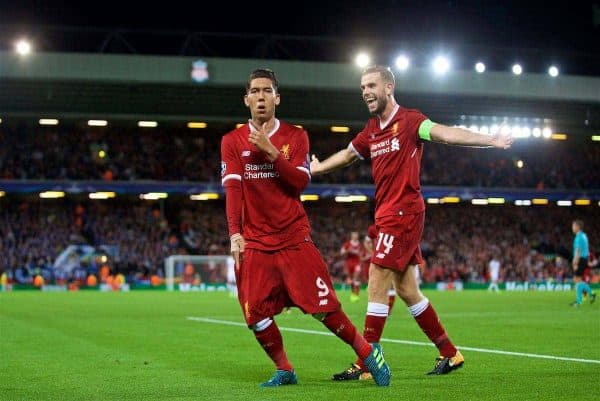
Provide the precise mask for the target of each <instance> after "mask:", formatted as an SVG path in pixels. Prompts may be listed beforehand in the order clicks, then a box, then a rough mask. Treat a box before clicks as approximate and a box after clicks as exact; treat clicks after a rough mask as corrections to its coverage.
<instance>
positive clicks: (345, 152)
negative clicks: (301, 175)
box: [310, 148, 358, 175]
mask: <svg viewBox="0 0 600 401" xmlns="http://www.w3.org/2000/svg"><path fill="white" fill-rule="evenodd" d="M357 160H358V155H357V154H356V153H354V152H353V151H352V150H350V149H349V148H345V149H342V150H340V151H339V152H337V153H334V154H333V155H331V156H329V157H328V158H327V159H325V160H323V161H319V159H318V158H317V156H315V155H312V160H311V162H310V173H311V174H312V175H323V174H327V173H330V172H332V171H334V170H337V169H339V168H342V167H346V166H348V165H350V164H352V163H354V162H355V161H357Z"/></svg>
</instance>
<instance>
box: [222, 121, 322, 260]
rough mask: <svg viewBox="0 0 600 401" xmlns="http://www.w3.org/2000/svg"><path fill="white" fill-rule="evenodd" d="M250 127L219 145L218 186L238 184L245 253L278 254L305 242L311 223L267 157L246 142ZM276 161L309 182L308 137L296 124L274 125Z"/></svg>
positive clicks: (282, 123)
mask: <svg viewBox="0 0 600 401" xmlns="http://www.w3.org/2000/svg"><path fill="white" fill-rule="evenodd" d="M249 135H250V126H249V124H244V125H243V126H241V127H240V128H237V129H235V130H233V131H231V132H229V133H227V134H226V135H225V136H224V137H223V140H222V142H221V156H222V158H223V160H221V182H222V183H223V184H224V183H225V182H226V181H227V180H230V179H235V180H240V181H241V183H242V193H243V202H242V205H243V206H242V235H243V236H244V239H245V240H246V246H247V247H248V248H255V249H262V250H276V249H282V248H285V247H287V246H289V245H292V244H297V243H299V242H302V241H305V240H306V239H307V238H308V234H309V233H310V223H309V221H308V217H307V215H306V212H305V211H304V208H303V206H302V202H301V201H300V198H299V196H297V195H293V194H291V193H290V191H289V190H287V189H286V187H285V186H284V185H283V184H282V182H281V181H280V180H279V178H278V177H279V172H278V171H277V170H276V169H275V166H274V164H273V163H272V162H270V161H269V159H267V157H266V155H265V154H264V153H263V152H261V151H260V150H258V149H257V148H256V147H255V146H254V145H253V144H251V143H250V142H249V141H248V136H249ZM269 139H270V140H271V143H272V144H273V145H274V146H275V147H276V148H277V149H279V152H280V156H279V157H284V158H285V159H287V160H288V161H289V162H290V163H291V164H292V165H293V166H295V167H296V168H298V169H300V170H302V171H304V172H306V174H308V176H309V177H310V161H309V160H310V159H309V153H308V152H309V145H308V135H307V134H306V131H304V130H303V129H300V128H298V127H296V126H294V125H290V124H287V123H284V122H280V121H279V120H275V127H274V129H273V131H272V132H271V133H270V134H269Z"/></svg>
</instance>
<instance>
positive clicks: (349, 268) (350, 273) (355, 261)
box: [340, 231, 362, 302]
mask: <svg viewBox="0 0 600 401" xmlns="http://www.w3.org/2000/svg"><path fill="white" fill-rule="evenodd" d="M361 253H362V244H361V243H360V240H359V236H358V231H352V232H351V233H350V239H349V240H347V241H346V242H344V244H343V245H342V248H341V249H340V254H341V255H342V256H343V257H344V258H345V259H346V260H345V267H346V274H347V281H349V282H350V290H351V294H350V301H351V302H357V301H359V300H360V284H361V280H360V271H361V261H360V255H361Z"/></svg>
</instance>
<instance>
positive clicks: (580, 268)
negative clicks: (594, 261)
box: [571, 220, 596, 306]
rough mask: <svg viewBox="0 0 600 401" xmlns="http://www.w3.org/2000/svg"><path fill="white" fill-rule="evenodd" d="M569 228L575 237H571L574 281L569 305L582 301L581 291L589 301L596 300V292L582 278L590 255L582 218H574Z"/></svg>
mask: <svg viewBox="0 0 600 401" xmlns="http://www.w3.org/2000/svg"><path fill="white" fill-rule="evenodd" d="M571 229H572V231H573V234H575V238H573V263H572V266H573V271H574V274H573V279H574V281H575V292H576V298H575V301H574V302H572V303H571V306H580V305H581V303H582V302H583V293H584V292H585V293H587V294H588V296H589V299H590V303H591V304H592V303H594V301H595V300H596V294H595V293H594V292H592V288H591V287H590V285H589V284H588V283H587V282H586V281H585V280H584V279H583V277H584V272H585V270H586V269H587V268H588V258H589V256H590V247H589V241H588V237H587V234H586V233H585V232H583V220H574V221H573V223H572V224H571Z"/></svg>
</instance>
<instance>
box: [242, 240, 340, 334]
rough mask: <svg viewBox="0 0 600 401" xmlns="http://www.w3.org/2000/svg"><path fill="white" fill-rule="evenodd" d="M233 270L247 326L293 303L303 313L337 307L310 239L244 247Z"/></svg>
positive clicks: (336, 308)
mask: <svg viewBox="0 0 600 401" xmlns="http://www.w3.org/2000/svg"><path fill="white" fill-rule="evenodd" d="M243 255H244V256H243V260H242V263H241V266H240V268H239V269H238V270H237V271H236V280H237V286H238V299H239V301H240V305H241V306H242V310H243V312H244V317H245V318H246V323H247V324H248V326H251V325H253V324H256V323H258V322H259V321H261V320H263V319H265V318H269V317H273V316H274V315H277V314H279V313H281V311H282V310H283V308H284V307H286V306H297V307H299V308H300V309H301V310H302V311H303V312H304V313H310V314H313V313H327V312H334V311H336V310H338V309H339V308H340V303H339V301H338V299H337V296H336V295H335V292H334V290H333V284H332V283H331V278H330V277H329V271H328V270H327V266H326V265H325V262H324V261H323V257H322V256H321V254H320V253H319V251H318V250H317V247H316V246H315V245H314V244H313V243H312V242H302V243H300V244H297V245H294V246H291V247H288V248H284V249H280V250H277V251H261V250H258V249H246V251H245V252H244V254H243Z"/></svg>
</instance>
